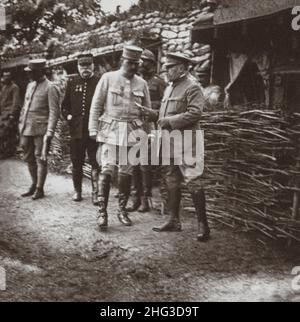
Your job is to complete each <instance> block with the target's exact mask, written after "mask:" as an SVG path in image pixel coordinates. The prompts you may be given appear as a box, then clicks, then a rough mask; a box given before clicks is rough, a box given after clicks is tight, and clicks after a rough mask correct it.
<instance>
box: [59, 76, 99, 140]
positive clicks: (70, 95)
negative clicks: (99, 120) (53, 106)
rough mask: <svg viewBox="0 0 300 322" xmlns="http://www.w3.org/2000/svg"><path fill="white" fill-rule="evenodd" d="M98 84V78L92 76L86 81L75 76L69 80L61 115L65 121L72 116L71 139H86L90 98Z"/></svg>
mask: <svg viewBox="0 0 300 322" xmlns="http://www.w3.org/2000/svg"><path fill="white" fill-rule="evenodd" d="M98 82H99V77H98V76H95V75H94V76H93V77H91V78H89V79H87V80H85V79H83V78H81V77H80V75H77V76H75V77H74V78H73V79H71V80H70V81H69V82H68V84H67V88H66V93H65V97H64V100H63V102H62V115H63V117H64V118H65V119H67V116H68V115H72V120H71V121H69V128H70V135H71V138H72V139H81V138H83V137H88V136H89V133H88V122H89V116H90V108H91V103H92V98H93V95H94V92H95V89H96V86H97V84H98Z"/></svg>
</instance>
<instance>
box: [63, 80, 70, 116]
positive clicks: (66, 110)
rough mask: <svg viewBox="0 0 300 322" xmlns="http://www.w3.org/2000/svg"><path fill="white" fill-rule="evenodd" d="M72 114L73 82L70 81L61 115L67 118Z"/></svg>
mask: <svg viewBox="0 0 300 322" xmlns="http://www.w3.org/2000/svg"><path fill="white" fill-rule="evenodd" d="M69 114H71V82H70V81H68V84H67V88H66V93H65V96H64V99H63V101H62V103H61V115H62V117H63V118H64V119H65V120H67V117H68V115H69Z"/></svg>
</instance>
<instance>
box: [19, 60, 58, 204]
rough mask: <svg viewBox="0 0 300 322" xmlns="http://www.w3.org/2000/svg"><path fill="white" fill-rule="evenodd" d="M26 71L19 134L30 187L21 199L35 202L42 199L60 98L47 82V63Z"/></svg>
mask: <svg viewBox="0 0 300 322" xmlns="http://www.w3.org/2000/svg"><path fill="white" fill-rule="evenodd" d="M25 70H26V71H27V72H29V73H30V78H31V79H32V80H33V81H32V82H31V83H29V84H28V86H27V90H26V94H25V102H24V106H23V108H22V111H21V116H20V122H19V130H20V135H21V146H22V148H23V152H24V155H23V158H24V161H25V162H27V164H28V169H29V173H30V175H31V179H32V185H31V187H30V189H29V190H28V191H27V192H26V193H24V194H23V195H22V197H29V196H33V197H32V199H33V200H37V199H40V198H43V197H44V184H45V181H46V177H47V152H48V150H49V147H50V142H51V140H52V138H53V136H54V131H55V128H56V124H57V121H58V118H59V101H60V97H59V91H58V89H57V87H56V86H55V85H54V84H53V83H52V82H50V81H49V80H48V79H47V78H46V75H45V73H46V60H44V59H36V60H32V61H30V62H29V65H28V67H26V68H25Z"/></svg>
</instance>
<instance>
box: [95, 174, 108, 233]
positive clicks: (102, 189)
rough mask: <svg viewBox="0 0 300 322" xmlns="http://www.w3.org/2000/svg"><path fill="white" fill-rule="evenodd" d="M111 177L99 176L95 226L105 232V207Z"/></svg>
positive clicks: (106, 222) (106, 220) (106, 216)
mask: <svg viewBox="0 0 300 322" xmlns="http://www.w3.org/2000/svg"><path fill="white" fill-rule="evenodd" d="M110 183H111V176H110V175H109V174H100V176H99V196H98V214H97V224H98V227H99V229H100V230H106V229H107V226H108V215H107V205H108V198H109V191H110Z"/></svg>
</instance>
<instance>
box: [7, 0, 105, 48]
mask: <svg viewBox="0 0 300 322" xmlns="http://www.w3.org/2000/svg"><path fill="white" fill-rule="evenodd" d="M3 4H4V6H5V7H6V10H7V12H8V14H9V16H10V19H9V20H10V24H8V26H7V30H6V32H5V34H4V36H5V37H6V39H8V40H11V39H14V40H15V42H16V43H17V44H22V45H27V44H30V43H31V42H32V41H34V40H35V41H40V42H41V43H43V44H46V43H47V41H48V39H49V38H50V37H51V36H52V35H53V34H56V35H57V34H58V35H59V34H64V33H65V32H66V31H70V30H72V28H73V29H75V27H74V26H76V28H77V30H76V31H77V32H81V31H84V30H86V29H88V28H89V18H91V17H95V18H96V20H95V21H94V22H95V24H96V25H97V23H99V22H100V18H101V15H103V12H102V10H101V5H100V1H99V0H85V1H81V0H65V1H57V0H36V1H34V0H3ZM95 24H94V26H95Z"/></svg>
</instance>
